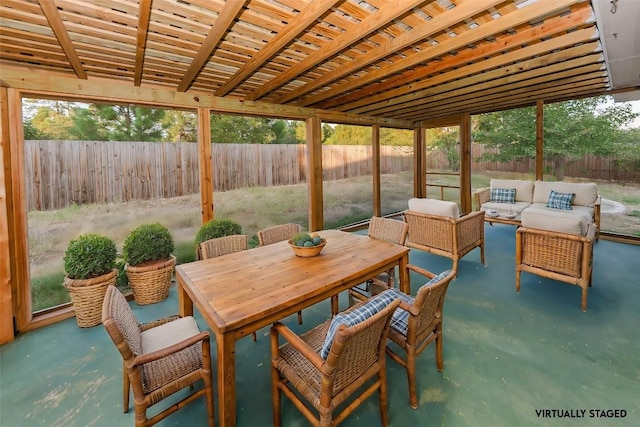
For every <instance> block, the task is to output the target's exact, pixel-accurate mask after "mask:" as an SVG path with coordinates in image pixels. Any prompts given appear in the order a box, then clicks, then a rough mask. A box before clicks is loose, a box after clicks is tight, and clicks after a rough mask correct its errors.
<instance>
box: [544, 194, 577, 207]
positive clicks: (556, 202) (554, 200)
mask: <svg viewBox="0 0 640 427" xmlns="http://www.w3.org/2000/svg"><path fill="white" fill-rule="evenodd" d="M575 196H576V193H558V192H557V191H554V190H551V192H550V193H549V200H547V207H548V208H554V209H563V210H565V211H570V210H571V209H572V208H571V202H572V201H573V198H574V197H575Z"/></svg>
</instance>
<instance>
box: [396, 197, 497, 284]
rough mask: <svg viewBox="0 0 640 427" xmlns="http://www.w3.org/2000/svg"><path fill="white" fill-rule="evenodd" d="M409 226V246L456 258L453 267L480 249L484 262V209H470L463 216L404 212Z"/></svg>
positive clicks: (456, 267) (456, 266)
mask: <svg viewBox="0 0 640 427" xmlns="http://www.w3.org/2000/svg"><path fill="white" fill-rule="evenodd" d="M404 221H405V222H406V223H407V224H408V225H409V233H408V236H407V242H406V245H407V246H409V247H410V248H415V249H420V250H422V251H425V252H429V253H432V254H435V255H439V256H444V257H447V258H450V259H451V260H453V267H452V268H453V270H454V271H456V272H457V271H458V262H459V261H460V259H461V258H462V257H463V256H465V255H466V254H467V253H469V252H471V251H472V250H473V249H475V248H480V261H481V262H482V264H484V263H485V262H484V211H482V212H471V213H469V214H467V215H464V216H462V217H460V218H451V217H448V216H441V215H432V214H426V213H422V212H415V211H410V210H409V211H405V212H404Z"/></svg>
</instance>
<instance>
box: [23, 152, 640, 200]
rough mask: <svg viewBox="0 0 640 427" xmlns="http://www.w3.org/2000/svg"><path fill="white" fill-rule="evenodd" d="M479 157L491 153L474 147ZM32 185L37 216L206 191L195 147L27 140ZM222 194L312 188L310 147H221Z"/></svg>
mask: <svg viewBox="0 0 640 427" xmlns="http://www.w3.org/2000/svg"><path fill="white" fill-rule="evenodd" d="M472 148H473V150H472V156H473V158H474V159H477V158H479V157H480V155H482V153H483V152H484V150H486V149H485V147H484V146H482V145H477V144H474V145H473V147H472ZM371 156H372V155H371V146H365V145H327V146H323V147H322V164H323V178H324V179H325V180H337V179H344V178H350V177H354V176H359V175H370V174H371V173H372V165H371ZM427 162H428V169H429V170H434V169H442V168H446V166H447V160H446V157H445V156H444V155H443V154H442V153H439V152H432V153H430V154H429V155H428V159H427ZM25 163H26V164H25V183H26V190H27V207H28V209H29V210H33V209H35V210H50V209H60V208H63V207H66V206H69V205H71V204H74V203H75V204H87V203H111V202H123V201H128V200H132V199H143V200H145V199H155V198H170V197H177V196H183V195H188V194H196V193H198V191H199V181H198V177H199V174H198V151H197V145H196V144H193V143H182V144H180V143H147V142H113V141H104V142H100V141H25ZM212 163H213V177H214V189H215V190H216V191H226V190H232V189H236V188H242V187H250V186H260V187H269V186H276V185H289V184H298V183H304V182H306V165H307V158H306V146H305V145H303V144H298V145H293V144H292V145H284V144H273V145H270V144H213V146H212ZM472 168H473V170H479V171H485V170H494V171H506V172H531V171H533V170H534V169H535V163H534V161H533V160H523V161H514V162H507V163H489V162H473V165H472ZM412 169H413V149H412V147H392V146H381V147H380V172H381V173H382V174H389V173H398V172H402V171H409V170H412ZM623 172H624V171H623V169H621V168H619V167H616V164H615V162H614V161H612V160H609V159H601V158H596V157H592V156H586V157H585V159H584V160H583V161H581V162H575V163H574V164H572V165H571V166H570V168H569V169H567V176H590V177H592V178H594V179H622V178H620V176H619V175H620V174H621V173H623ZM635 174H636V175H639V176H637V177H635V179H636V180H637V179H640V174H639V173H638V171H637V169H636V170H635Z"/></svg>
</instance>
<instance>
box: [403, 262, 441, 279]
mask: <svg viewBox="0 0 640 427" xmlns="http://www.w3.org/2000/svg"><path fill="white" fill-rule="evenodd" d="M410 270H413V271H415V272H416V273H419V274H421V275H423V276H424V277H426V278H427V279H429V280H431V279H433V278H434V277H436V275H435V274H433V273H432V272H430V271H429V270H425V269H424V268H421V267H418V266H417V265H413V264H407V273H409V271H410Z"/></svg>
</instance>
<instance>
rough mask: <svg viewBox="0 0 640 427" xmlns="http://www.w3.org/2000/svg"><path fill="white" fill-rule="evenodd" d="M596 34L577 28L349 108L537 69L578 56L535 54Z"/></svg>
mask: <svg viewBox="0 0 640 427" xmlns="http://www.w3.org/2000/svg"><path fill="white" fill-rule="evenodd" d="M595 35H596V31H595V30H594V29H593V28H586V29H583V30H579V31H574V32H571V33H568V34H565V35H563V36H559V37H556V38H553V39H551V40H546V41H544V42H542V43H538V44H534V45H532V46H528V47H526V48H523V49H519V50H515V51H513V52H510V53H508V54H505V55H500V56H496V57H493V58H490V59H487V60H484V61H480V62H476V63H474V64H471V65H467V66H466V67H460V68H458V69H456V70H452V71H450V72H448V73H445V74H441V75H438V76H434V77H433V78H430V79H426V80H424V81H422V82H417V83H415V84H414V85H413V86H412V87H413V89H414V90H413V91H412V92H411V93H408V92H406V91H405V92H404V93H403V94H398V96H397V97H395V98H393V101H391V102H386V101H383V100H381V101H380V102H372V103H371V104H369V105H367V106H366V107H361V108H357V109H354V110H350V112H355V113H363V112H364V111H365V110H366V111H367V112H369V113H370V112H371V111H372V110H376V109H379V108H388V107H390V104H393V105H394V106H396V107H395V108H398V106H400V105H401V104H403V103H408V102H415V101H416V100H418V99H422V98H424V99H428V97H429V96H431V95H433V93H434V92H440V90H442V87H441V86H440V85H442V84H444V83H447V82H450V83H452V84H455V85H456V87H457V86H467V85H473V84H476V83H479V82H480V81H489V80H491V79H492V78H497V77H499V76H507V75H511V74H513V73H514V72H520V71H523V70H525V69H528V68H535V67H536V66H540V65H542V64H545V63H549V62H550V61H551V59H550V58H551V57H554V58H555V61H563V60H566V59H569V58H572V57H574V56H575V55H576V54H575V53H573V51H572V49H567V50H561V51H559V52H556V53H552V54H549V56H548V57H546V58H536V56H539V55H543V54H544V53H546V52H553V51H554V50H557V46H566V45H575V44H579V43H585V42H587V41H589V40H592V39H593V37H594V36H595ZM595 45H596V44H595V43H592V44H589V43H587V44H583V45H581V46H578V47H576V48H573V49H575V50H577V51H580V52H583V54H585V55H586V54H588V53H593V52H594V50H595V47H596V46H595ZM552 47H556V49H552ZM530 58H533V59H531V61H530V62H529V63H522V62H521V61H525V60H527V59H530ZM509 64H515V65H512V66H511V68H509V67H508V65H509ZM536 64H537V65H536ZM525 67H526V68H525ZM487 70H491V71H487ZM391 92H393V91H391Z"/></svg>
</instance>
